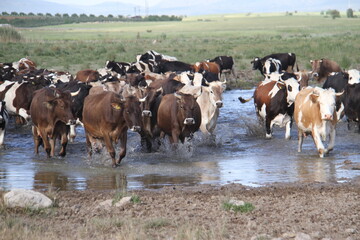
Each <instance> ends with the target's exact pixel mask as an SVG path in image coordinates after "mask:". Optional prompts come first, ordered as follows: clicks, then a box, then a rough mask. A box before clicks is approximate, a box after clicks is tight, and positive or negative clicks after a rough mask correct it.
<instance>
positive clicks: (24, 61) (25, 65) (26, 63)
mask: <svg viewBox="0 0 360 240" xmlns="http://www.w3.org/2000/svg"><path fill="white" fill-rule="evenodd" d="M12 66H13V68H15V69H16V70H17V71H18V72H20V71H23V70H34V69H36V63H35V62H34V61H32V60H30V59H28V58H21V59H20V60H19V61H18V62H13V64H12Z"/></svg>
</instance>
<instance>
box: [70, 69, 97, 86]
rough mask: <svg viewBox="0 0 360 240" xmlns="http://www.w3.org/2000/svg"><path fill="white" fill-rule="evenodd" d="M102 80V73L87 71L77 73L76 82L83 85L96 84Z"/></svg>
mask: <svg viewBox="0 0 360 240" xmlns="http://www.w3.org/2000/svg"><path fill="white" fill-rule="evenodd" d="M99 78H100V73H99V72H98V71H95V70H91V69H85V70H80V71H78V72H77V73H76V76H75V80H76V81H80V82H83V83H90V82H96V81H98V80H99Z"/></svg>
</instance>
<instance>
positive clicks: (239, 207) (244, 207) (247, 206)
mask: <svg viewBox="0 0 360 240" xmlns="http://www.w3.org/2000/svg"><path fill="white" fill-rule="evenodd" d="M223 208H224V209H225V210H227V211H230V210H232V211H234V212H241V213H248V212H251V211H252V210H254V209H255V207H254V205H252V204H251V203H245V204H244V205H235V204H232V203H229V202H224V203H223Z"/></svg>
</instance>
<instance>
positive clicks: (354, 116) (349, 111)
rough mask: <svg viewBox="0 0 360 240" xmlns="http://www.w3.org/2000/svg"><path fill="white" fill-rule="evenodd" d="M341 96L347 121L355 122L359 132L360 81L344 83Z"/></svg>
mask: <svg viewBox="0 0 360 240" xmlns="http://www.w3.org/2000/svg"><path fill="white" fill-rule="evenodd" d="M341 98H342V103H343V104H344V113H345V115H346V117H347V120H348V123H349V122H350V121H354V122H357V123H358V131H359V133H360V83H355V84H348V85H346V87H345V88H344V94H343V96H342V97H341Z"/></svg>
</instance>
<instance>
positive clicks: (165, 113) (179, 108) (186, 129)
mask: <svg viewBox="0 0 360 240" xmlns="http://www.w3.org/2000/svg"><path fill="white" fill-rule="evenodd" d="M196 98H197V96H196V95H195V96H194V95H191V94H183V93H174V94H167V95H165V96H163V97H162V99H161V103H160V106H159V110H158V115H157V124H158V127H159V129H160V130H161V131H163V132H164V133H165V134H166V135H168V136H169V139H170V142H171V143H178V142H179V139H180V141H181V142H182V143H184V141H185V138H187V137H192V135H193V133H194V132H196V131H197V130H198V129H199V127H200V124H201V110H200V107H199V104H198V103H197V102H196Z"/></svg>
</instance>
